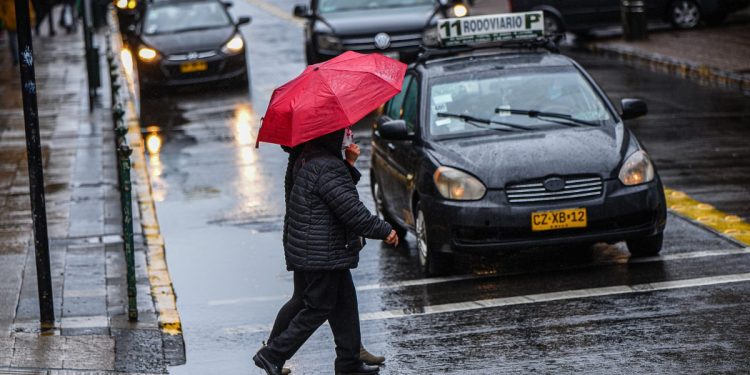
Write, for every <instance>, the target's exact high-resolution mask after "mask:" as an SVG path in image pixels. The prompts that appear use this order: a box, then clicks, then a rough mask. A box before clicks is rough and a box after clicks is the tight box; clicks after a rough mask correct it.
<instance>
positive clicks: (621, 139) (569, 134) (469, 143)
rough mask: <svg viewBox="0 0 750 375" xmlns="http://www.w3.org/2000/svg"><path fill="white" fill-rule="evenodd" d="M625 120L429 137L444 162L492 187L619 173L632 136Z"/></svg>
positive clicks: (431, 147)
mask: <svg viewBox="0 0 750 375" xmlns="http://www.w3.org/2000/svg"><path fill="white" fill-rule="evenodd" d="M628 134H629V133H627V132H626V131H625V129H624V127H623V126H622V125H617V126H604V127H597V128H571V129H559V130H558V129H554V130H548V131H544V132H541V131H540V132H529V133H522V134H513V135H495V134H492V135H488V136H480V137H473V138H461V139H453V140H442V141H435V142H431V143H430V145H429V147H428V149H429V151H428V152H429V153H430V154H431V155H432V156H433V157H434V158H435V159H437V161H438V162H439V163H440V165H445V166H451V167H455V168H459V169H462V170H465V171H467V172H469V173H471V174H473V175H474V176H476V177H478V178H479V179H481V180H482V182H484V184H485V185H486V186H487V187H488V188H491V189H501V188H504V187H505V185H506V184H508V183H517V182H523V181H528V180H534V179H540V178H544V177H547V176H564V175H582V174H592V175H598V176H601V177H602V178H605V179H607V178H610V177H611V176H612V175H613V174H614V175H616V174H617V171H616V169H617V167H618V166H619V165H620V163H621V161H622V159H623V157H624V154H625V152H626V151H627V149H628V147H627V145H628V143H629V142H630V141H629V136H628Z"/></svg>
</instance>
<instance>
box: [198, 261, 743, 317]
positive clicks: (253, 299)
mask: <svg viewBox="0 0 750 375" xmlns="http://www.w3.org/2000/svg"><path fill="white" fill-rule="evenodd" d="M737 254H750V248H740V249H724V250H705V251H694V252H689V253H678V254H668V255H659V256H652V257H643V258H635V259H630V258H617V259H612V260H609V261H605V262H598V263H593V264H583V265H580V266H575V267H565V268H560V269H558V270H561V271H564V270H569V269H582V268H591V267H595V266H608V265H614V264H625V263H651V262H666V261H671V260H683V259H695V258H706V257H715V256H726V255H737ZM500 276H504V275H486V276H477V275H457V276H448V277H434V278H429V279H415V280H405V281H395V282H391V283H376V284H367V285H362V286H359V287H357V291H359V292H361V291H367V290H381V289H398V288H407V287H413V286H424V285H432V284H441V283H448V282H454V281H465V280H483V279H490V278H497V277H500ZM289 297H291V296H290V295H276V296H259V297H247V298H234V299H223V300H215V301H209V302H208V305H209V306H226V305H237V304H245V303H258V302H272V301H283V300H286V299H288V298H289Z"/></svg>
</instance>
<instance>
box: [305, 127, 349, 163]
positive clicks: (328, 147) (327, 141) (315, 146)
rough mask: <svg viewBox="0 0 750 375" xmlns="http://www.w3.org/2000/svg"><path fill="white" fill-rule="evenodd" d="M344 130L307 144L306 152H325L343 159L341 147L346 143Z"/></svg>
mask: <svg viewBox="0 0 750 375" xmlns="http://www.w3.org/2000/svg"><path fill="white" fill-rule="evenodd" d="M344 132H345V130H344V129H341V130H337V131H335V132H333V133H328V134H326V135H323V136H320V137H318V138H315V139H312V140H309V141H307V142H305V150H324V151H326V152H328V153H330V154H331V155H333V156H335V157H337V158H339V159H343V157H342V156H341V145H342V144H343V143H344Z"/></svg>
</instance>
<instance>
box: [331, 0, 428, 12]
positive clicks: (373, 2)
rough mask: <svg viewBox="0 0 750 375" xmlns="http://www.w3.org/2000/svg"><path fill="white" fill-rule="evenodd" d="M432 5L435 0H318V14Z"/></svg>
mask: <svg viewBox="0 0 750 375" xmlns="http://www.w3.org/2000/svg"><path fill="white" fill-rule="evenodd" d="M434 3H435V0H320V3H319V5H318V12H320V13H332V12H345V11H349V10H362V9H380V8H400V7H410V6H426V5H432V4H434Z"/></svg>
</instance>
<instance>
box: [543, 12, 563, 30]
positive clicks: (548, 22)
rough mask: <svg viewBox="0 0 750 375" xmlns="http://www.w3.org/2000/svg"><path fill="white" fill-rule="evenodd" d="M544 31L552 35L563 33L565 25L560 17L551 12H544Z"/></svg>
mask: <svg viewBox="0 0 750 375" xmlns="http://www.w3.org/2000/svg"><path fill="white" fill-rule="evenodd" d="M544 31H545V32H546V33H547V34H551V35H555V34H563V33H564V32H565V25H563V23H562V20H561V19H560V17H558V16H556V15H554V14H552V13H550V12H544Z"/></svg>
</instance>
